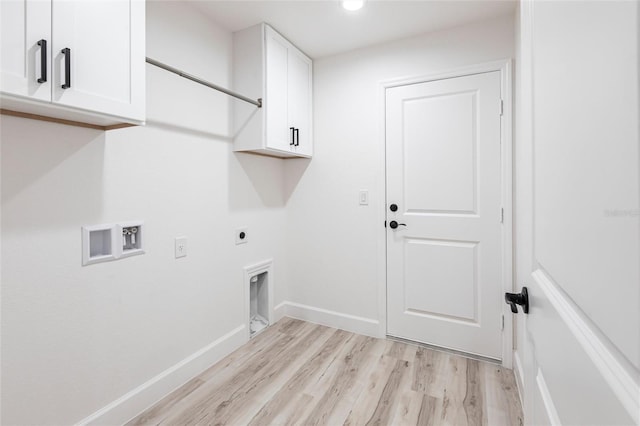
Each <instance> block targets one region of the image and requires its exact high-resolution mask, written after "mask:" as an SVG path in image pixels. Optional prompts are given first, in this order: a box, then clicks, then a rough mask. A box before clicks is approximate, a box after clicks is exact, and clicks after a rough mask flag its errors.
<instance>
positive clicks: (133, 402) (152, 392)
mask: <svg viewBox="0 0 640 426" xmlns="http://www.w3.org/2000/svg"><path fill="white" fill-rule="evenodd" d="M245 342H246V331H245V326H244V325H241V326H239V327H236V328H234V329H233V330H231V331H230V332H229V333H227V334H225V335H224V336H222V337H220V338H219V339H217V340H215V341H214V342H211V343H210V344H208V345H207V346H205V347H204V348H202V349H200V350H199V351H197V352H195V353H194V354H192V355H190V356H189V357H187V358H185V359H183V360H182V361H180V362H178V363H177V364H175V365H173V366H172V367H170V368H168V369H166V370H165V371H163V372H162V373H160V374H158V375H157V376H155V377H153V378H152V379H150V380H148V381H146V382H145V383H143V384H141V385H140V386H138V387H137V388H135V389H133V390H132V391H130V392H128V393H126V394H125V395H123V396H121V397H120V398H118V399H116V400H115V401H113V402H111V403H110V404H108V405H107V406H105V407H103V408H101V409H100V410H98V411H96V412H95V413H93V414H91V415H90V416H88V417H86V418H84V419H82V420H80V421H79V422H78V423H77V424H78V425H87V424H92V425H114V424H124V423H126V422H127V421H128V420H130V419H132V418H134V417H135V416H136V415H138V414H139V413H141V412H142V411H144V410H145V409H147V408H148V407H150V406H152V405H153V404H155V403H156V402H158V401H160V400H161V399H162V398H163V397H165V396H166V395H168V394H169V393H171V392H172V391H173V390H175V389H177V388H178V387H180V386H182V385H183V384H185V383H186V382H187V381H189V379H191V378H193V377H195V376H196V375H198V374H199V373H201V372H202V371H204V370H206V369H207V368H208V367H210V366H211V365H213V364H215V363H216V362H218V361H220V360H221V359H222V358H224V357H225V356H227V355H228V354H230V353H231V352H233V351H234V350H236V349H237V348H239V347H240V346H242V345H243V344H244V343H245Z"/></svg>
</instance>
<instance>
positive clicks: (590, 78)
mask: <svg viewBox="0 0 640 426" xmlns="http://www.w3.org/2000/svg"><path fill="white" fill-rule="evenodd" d="M520 7H521V10H520V16H519V24H520V28H519V34H520V46H519V47H520V52H519V53H520V55H519V56H520V58H519V59H520V60H519V63H518V66H517V67H518V71H519V73H520V74H519V78H520V80H519V84H518V90H517V94H518V103H517V105H518V118H519V119H518V120H517V126H518V134H517V137H516V195H517V206H516V221H517V225H516V226H517V228H516V251H517V254H516V275H517V276H516V282H517V286H518V291H519V290H520V287H521V286H527V287H528V290H529V292H528V293H529V303H530V309H529V313H528V314H527V315H524V314H523V313H522V311H521V312H520V313H519V314H518V315H519V318H518V326H519V332H518V351H517V354H518V355H517V356H516V363H517V364H519V367H520V372H521V378H522V382H523V383H524V408H525V422H526V423H527V424H530V425H547V424H551V425H559V424H564V425H621V424H639V423H640V390H639V389H640V182H639V180H640V179H639V176H640V144H639V124H640V123H639V118H638V117H639V109H640V107H639V96H638V95H639V93H638V85H639V81H638V60H639V55H638V43H639V42H638V40H639V39H638V31H639V28H640V19H639V16H640V15H639V14H640V10H639V3H638V2H635V1H628V2H622V1H608V2H546V1H530V2H522V3H521V5H520ZM518 361H519V362H518Z"/></svg>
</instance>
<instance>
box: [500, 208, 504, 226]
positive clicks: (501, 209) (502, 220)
mask: <svg viewBox="0 0 640 426" xmlns="http://www.w3.org/2000/svg"><path fill="white" fill-rule="evenodd" d="M500 223H504V207H500Z"/></svg>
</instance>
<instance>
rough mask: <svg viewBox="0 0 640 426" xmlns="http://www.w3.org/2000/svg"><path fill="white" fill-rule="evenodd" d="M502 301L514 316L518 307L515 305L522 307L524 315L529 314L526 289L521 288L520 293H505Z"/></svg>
mask: <svg viewBox="0 0 640 426" xmlns="http://www.w3.org/2000/svg"><path fill="white" fill-rule="evenodd" d="M504 301H505V302H507V304H509V305H510V306H511V312H513V313H514V314H517V313H518V307H517V306H516V305H520V306H522V310H523V312H524V313H525V314H528V313H529V292H528V291H527V288H526V287H522V291H521V292H520V293H505V294H504Z"/></svg>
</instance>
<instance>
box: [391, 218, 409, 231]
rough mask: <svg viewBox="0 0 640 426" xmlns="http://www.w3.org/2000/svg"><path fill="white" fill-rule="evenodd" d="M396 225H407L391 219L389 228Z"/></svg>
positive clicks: (393, 227) (394, 227)
mask: <svg viewBox="0 0 640 426" xmlns="http://www.w3.org/2000/svg"><path fill="white" fill-rule="evenodd" d="M398 226H407V224H406V223H398V222H396V221H395V220H392V221H391V222H389V228H391V229H396V228H397V227H398Z"/></svg>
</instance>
